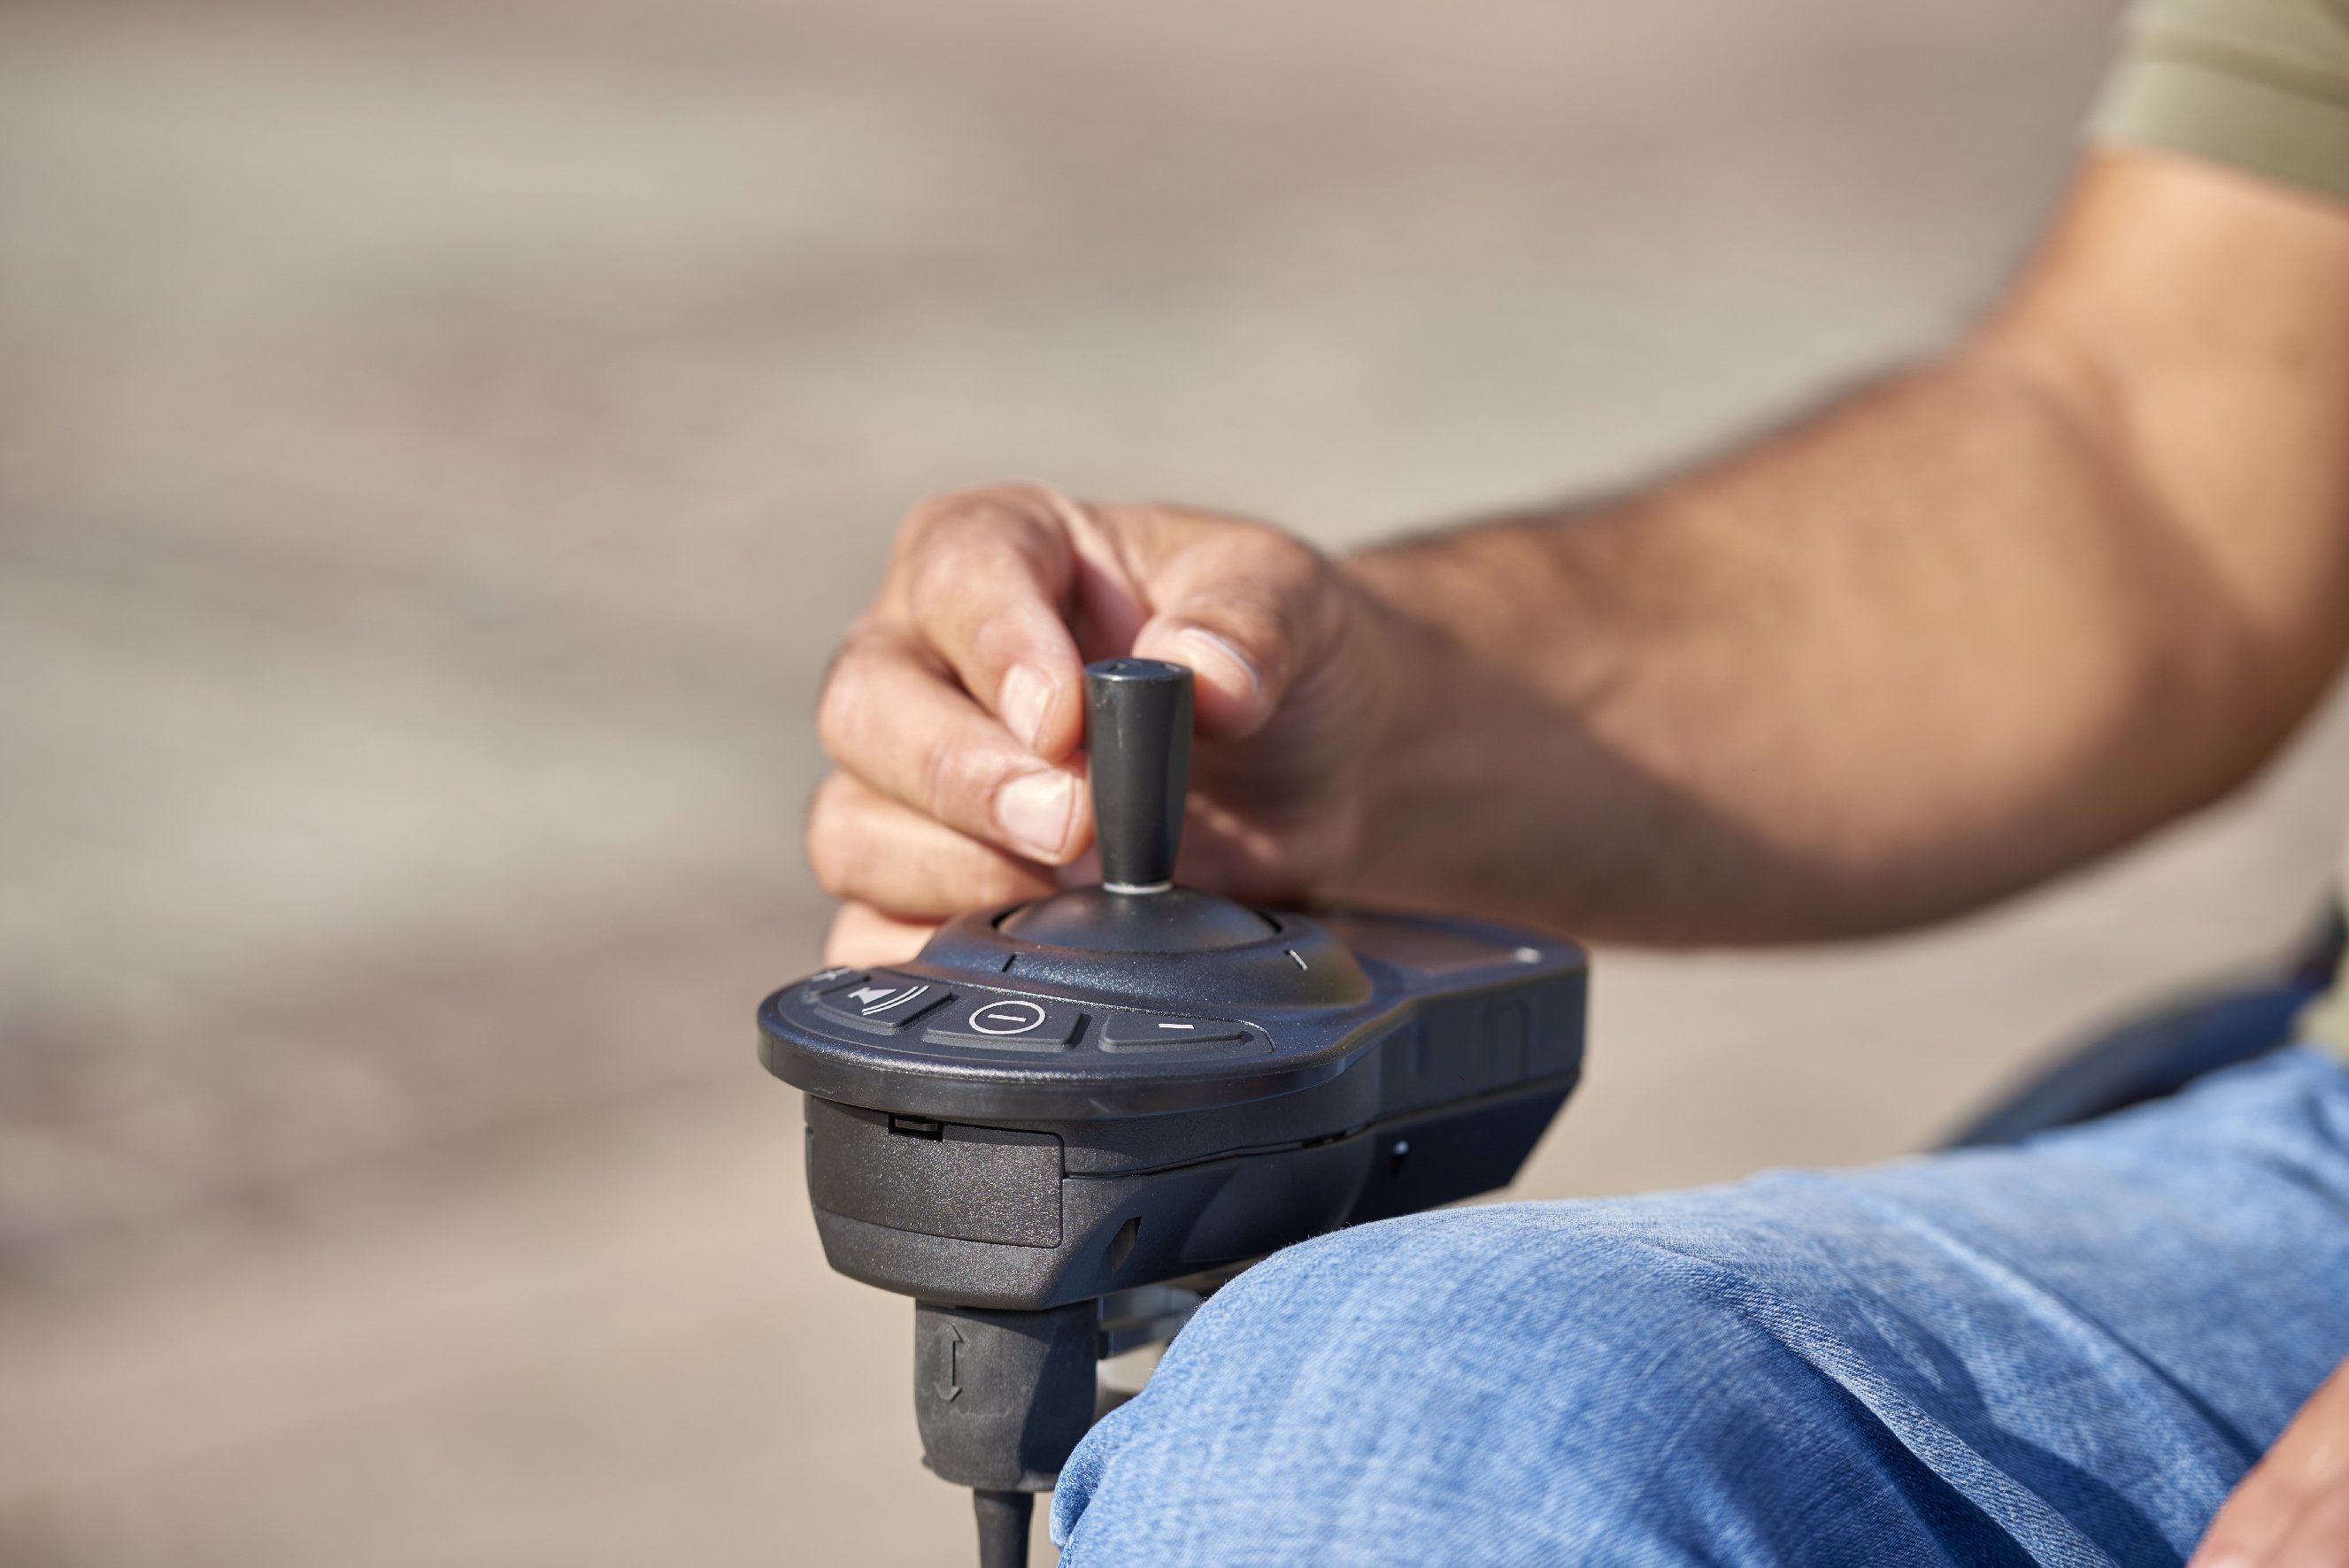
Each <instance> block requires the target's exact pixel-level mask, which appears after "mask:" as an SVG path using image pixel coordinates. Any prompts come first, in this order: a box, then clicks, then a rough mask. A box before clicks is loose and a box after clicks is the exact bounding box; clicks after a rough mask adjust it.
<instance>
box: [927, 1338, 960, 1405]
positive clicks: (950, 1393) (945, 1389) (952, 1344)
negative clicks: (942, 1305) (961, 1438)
mask: <svg viewBox="0 0 2349 1568" xmlns="http://www.w3.org/2000/svg"><path fill="white" fill-rule="evenodd" d="M946 1330H947V1331H946V1332H945V1333H944V1334H942V1335H940V1336H938V1348H939V1349H940V1350H942V1351H944V1352H946V1357H947V1368H946V1376H945V1377H941V1378H939V1379H938V1380H937V1382H936V1383H935V1384H933V1385H931V1389H930V1391H931V1392H932V1393H934V1394H936V1395H937V1397H938V1398H940V1399H941V1400H943V1401H945V1402H946V1403H948V1404H952V1403H953V1402H954V1398H955V1396H956V1395H957V1394H959V1393H961V1392H962V1368H961V1367H958V1366H957V1365H956V1363H957V1359H958V1354H957V1353H958V1352H959V1351H960V1350H961V1349H962V1344H963V1339H962V1330H961V1329H959V1328H957V1327H956V1326H954V1325H953V1324H951V1323H949V1324H947V1326H946Z"/></svg>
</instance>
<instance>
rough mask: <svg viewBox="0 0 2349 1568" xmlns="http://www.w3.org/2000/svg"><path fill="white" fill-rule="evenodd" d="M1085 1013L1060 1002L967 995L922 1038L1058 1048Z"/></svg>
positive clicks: (959, 1043)
mask: <svg viewBox="0 0 2349 1568" xmlns="http://www.w3.org/2000/svg"><path fill="white" fill-rule="evenodd" d="M1084 1022H1085V1016H1084V1014H1083V1013H1081V1012H1080V1011H1079V1010H1078V1009H1076V1008H1074V1007H1071V1006H1068V1005H1067V1004H1066V1003H1063V1002H1037V1001H1031V1000H1030V999H1029V998H1028V997H1026V996H970V997H967V998H965V999H964V1000H963V1002H962V1003H961V1004H960V1005H959V1006H956V1007H954V1008H952V1009H950V1010H949V1011H947V1012H946V1013H944V1014H942V1015H940V1016H939V1017H938V1019H937V1021H936V1023H934V1024H932V1025H931V1026H930V1027H929V1030H928V1032H927V1033H926V1035H924V1036H923V1038H925V1039H930V1040H940V1041H943V1042H945V1043H947V1044H949V1045H957V1046H1004V1047H1010V1048H1011V1049H1013V1050H1040V1051H1057V1050H1061V1049H1062V1048H1064V1047H1066V1046H1067V1045H1068V1043H1069V1042H1070V1041H1071V1040H1072V1039H1074V1038H1076V1036H1077V1031H1078V1030H1079V1029H1080V1028H1082V1027H1083V1026H1084Z"/></svg>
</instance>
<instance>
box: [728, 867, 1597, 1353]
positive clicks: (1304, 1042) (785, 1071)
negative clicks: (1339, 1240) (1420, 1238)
mask: <svg viewBox="0 0 2349 1568" xmlns="http://www.w3.org/2000/svg"><path fill="white" fill-rule="evenodd" d="M1263 918H1264V919H1265V920H1266V923H1267V928H1268V934H1267V936H1266V937H1265V938H1264V940H1263V941H1262V942H1261V943H1258V944H1255V945H1254V948H1253V949H1251V948H1226V949H1220V950H1216V951H1211V952H1206V953H1198V954H1163V953H1162V954H1132V955H1128V954H1116V953H1099V952H1095V953H1076V952H1070V951H1061V952H1057V953H1052V952H1045V951H1041V950H1039V949H1037V948H1035V947H1034V946H1033V945H1032V944H1023V943H1020V942H1019V941H1018V940H1017V939H1016V938H1010V937H1007V936H1005V935H1004V934H1002V932H1001V931H1000V930H999V929H998V925H999V922H1000V920H1001V913H1000V912H999V913H994V914H988V915H978V916H968V917H965V919H964V920H962V921H958V922H957V923H955V924H953V925H951V926H949V927H948V928H947V930H946V931H944V932H942V933H940V934H939V936H938V937H937V938H936V940H935V941H933V943H932V944H931V945H930V947H929V948H928V949H926V951H925V952H924V954H923V955H922V957H921V958H920V959H919V960H917V961H916V962H915V963H913V964H910V965H905V966H904V968H902V969H900V970H892V971H885V972H879V973H857V974H853V975H852V974H851V973H850V972H827V973H826V974H825V975H821V976H818V977H816V978H814V979H813V980H812V981H811V982H802V984H801V985H796V986H792V987H787V988H786V989H784V990H781V991H778V992H777V993H775V994H774V995H772V996H770V997H769V998H768V999H767V1001H766V1003H765V1005H764V1006H761V1009H760V1015H759V1017H760V1028H761V1057H762V1059H763V1060H764V1061H765V1063H766V1065H767V1067H768V1068H769V1069H770V1070H771V1071H772V1072H773V1073H775V1074H776V1076H778V1077H779V1078H783V1079H784V1080H785V1081H787V1082H790V1083H792V1084H795V1085H797V1086H798V1087H800V1088H803V1089H805V1090H807V1091H808V1094H809V1099H808V1105H807V1121H808V1126H807V1162H808V1186H809V1194H810V1197H811V1199H812V1201H813V1202H814V1205H815V1215H816V1223H817V1227H818V1230H819V1232H820V1233H821V1234H822V1236H823V1244H824V1251H825V1255H826V1257H827V1258H828V1259H829V1261H830V1262H831V1264H832V1265H833V1267H834V1268H837V1269H839V1270H840V1271H841V1272H842V1273H843V1274H849V1275H851V1276H853V1277H854V1278H857V1279H861V1280H864V1281H865V1282H867V1283H869V1284H875V1285H879V1286H881V1287H883V1288H884V1289H887V1290H894V1291H898V1292H901V1293H903V1294H905V1295H914V1296H918V1297H921V1298H923V1299H925V1300H929V1301H937V1302H949V1303H954V1304H957V1305H968V1306H980V1307H992V1308H1014V1307H1016V1308H1025V1309H1030V1310H1033V1309H1040V1308H1046V1307H1052V1306H1059V1305H1064V1304H1066V1303H1070V1302H1075V1301H1082V1300H1085V1299H1087V1298H1090V1297H1094V1296H1099V1295H1103V1294H1106V1293H1108V1292H1110V1291H1114V1290H1123V1289H1129V1288H1132V1287H1134V1286H1137V1285H1143V1284H1154V1283H1156V1282H1159V1281H1163V1280H1168V1279H1174V1278H1179V1277H1182V1276H1184V1275H1186V1274H1195V1273H1198V1272H1200V1271H1202V1270H1206V1269H1210V1268H1214V1267H1216V1266H1220V1265H1223V1264H1230V1263H1235V1262H1239V1261H1243V1260H1246V1259H1248V1258H1253V1257H1257V1256H1261V1255H1262V1254H1263V1253H1267V1252H1269V1251H1272V1250H1273V1249H1275V1248H1277V1247H1279V1246H1282V1245H1285V1244H1287V1243H1289V1242H1293V1241H1298V1240H1302V1239H1303V1238H1305V1237H1307V1236H1310V1235H1315V1234H1318V1233H1322V1232H1325V1231H1330V1230H1334V1229H1336V1228H1338V1227H1340V1226H1342V1225H1348V1224H1354V1223H1359V1222H1362V1221H1364V1220H1371V1219H1377V1218H1382V1217H1385V1216H1387V1215H1392V1214H1400V1213H1408V1212H1413V1211H1415V1210H1419V1209H1424V1208H1428V1207H1431V1206H1433V1205H1435V1204H1438V1203H1444V1202H1452V1201H1454V1200H1455V1199H1459V1198H1464V1197H1468V1196H1471V1195H1473V1194H1475V1193H1477V1192H1482V1191H1490V1190H1491V1189H1493V1188H1495V1187H1498V1186H1501V1185H1504V1184H1506V1182H1507V1181H1509V1179H1510V1178H1511V1177H1512V1176H1514V1175H1515V1174H1516V1170H1517V1167H1518V1166H1519V1164H1521V1163H1522V1162H1523V1161H1524V1159H1525V1157H1526V1154H1527V1153H1529V1152H1530V1151H1531V1150H1532V1148H1533V1145H1534V1143H1535V1142H1536V1140H1538V1139H1539V1137H1540V1136H1541V1132H1542V1130H1543V1129H1544V1128H1545V1127H1546V1126H1547V1123H1548V1121H1549V1119H1550V1117H1551V1116H1552V1115H1553V1114H1554V1113H1555V1112H1556V1110H1557V1108H1558V1105H1559V1104H1560V1102H1561V1101H1562V1100H1563V1099H1565V1097H1566V1095H1567V1093H1568V1090H1570V1089H1571V1088H1573V1086H1574V1083H1575V1080H1576V1078H1577V1077H1578V1074H1579V1072H1580V1069H1581V1064H1582V1046H1583V1013H1584V1000H1585V987H1586V970H1585V967H1584V961H1583V955H1582V954H1581V951H1580V950H1579V949H1578V948H1577V947H1575V946H1574V945H1573V944H1570V943H1565V942H1559V941H1557V940H1555V939H1550V938H1543V937H1531V936H1527V935H1525V934H1520V933H1516V932H1512V931H1508V930H1506V929H1503V928H1499V927H1495V926H1489V925H1485V924H1482V923H1475V922H1468V921H1459V920H1442V919H1433V918H1423V917H1405V916H1392V915H1371V914H1355V915H1344V916H1337V917H1330V918H1328V919H1326V920H1315V919H1312V918H1309V917H1306V916H1301V915H1295V914H1287V913H1283V914H1273V915H1267V916H1264V917H1263ZM1341 936H1342V938H1343V940H1342V941H1341V940H1340V937H1341ZM843 985H846V986H848V987H849V993H848V994H849V995H859V994H864V993H867V992H869V993H872V994H874V995H875V997H876V999H879V998H881V997H885V995H890V994H895V993H896V992H901V991H904V990H905V989H907V988H911V987H916V986H923V985H927V986H934V987H936V990H937V991H938V992H939V993H942V994H944V995H948V996H950V997H951V998H952V1000H950V1001H947V1002H941V1003H934V1004H931V1006H929V1008H928V1009H926V1011H924V1012H923V1013H922V1014H920V1015H919V1016H916V1018H914V1019H913V1020H912V1021H911V1022H908V1023H905V1024H902V1025H900V1026H897V1027H896V1028H895V1029H893V1030H891V1031H889V1032H885V1033H884V1032H880V1031H877V1030H875V1029H874V1028H873V1027H871V1026H867V1025H865V1024H864V1023H863V1022H862V1021H861V1020H857V1019H854V1018H852V1017H849V1016H844V1015H843V1013H842V1012H841V1011H840V1009H839V1006H838V1005H837V1004H835V1005H834V1006H825V1005H824V997H825V995H826V994H827V992H828V991H830V992H833V993H834V994H835V995H836V994H837V993H838V991H839V988H840V987H842V986H843ZM920 1000H921V999H919V998H917V999H916V1002H919V1001H920ZM1009 1002H1025V1003H1027V1004H1030V1007H1029V1008H1006V1009H1004V1015H1003V1016H1007V1017H1011V1018H1015V1019H1016V1018H1019V1017H1024V1016H1027V1014H1028V1012H1029V1011H1030V1010H1037V1011H1049V1012H1050V1016H1051V1017H1052V1018H1053V1019H1054V1021H1055V1025H1056V1028H1055V1029H1054V1031H1053V1032H1059V1031H1058V1028H1057V1025H1058V1024H1059V1023H1060V1022H1061V1020H1064V1019H1066V1018H1068V1017H1069V1016H1074V1017H1075V1018H1076V1019H1077V1020H1078V1021H1077V1022H1076V1024H1075V1025H1074V1026H1073V1028H1072V1029H1071V1030H1070V1031H1069V1038H1068V1039H1066V1040H1065V1041H1063V1042H1059V1043H1053V1044H1050V1045H1049V1046H1048V1047H1040V1046H1039V1045H1038V1044H1037V1043H1036V1042H1034V1041H1027V1042H1022V1041H1020V1040H1018V1039H1016V1038H1015V1039H1012V1040H1009V1041H996V1042H983V1041H980V1040H978V1039H975V1038H962V1037H953V1036H949V1035H947V1034H945V1033H943V1032H941V1026H942V1025H951V1024H954V1023H957V1022H959V1021H966V1020H968V1017H969V1016H971V1014H972V1013H973V1012H974V1011H978V1010H983V1009H984V1008H986V1007H988V1006H996V1005H999V1004H1001V1003H1009ZM1135 1019H1156V1020H1161V1021H1171V1022H1175V1023H1182V1024H1189V1025H1195V1026H1199V1030H1198V1032H1206V1033H1217V1034H1223V1035H1225V1036H1226V1037H1225V1038H1221V1039H1215V1040H1206V1039H1201V1040H1198V1041H1196V1042H1195V1043H1193V1042H1190V1041H1187V1040H1185V1041H1184V1042H1182V1043H1179V1044H1176V1045H1173V1046H1169V1047H1164V1048H1156V1049H1144V1050H1133V1049H1119V1048H1114V1047H1112V1045H1110V1044H1108V1043H1106V1039H1105V1037H1107V1036H1108V1035H1110V1034H1111V1033H1113V1032H1119V1031H1118V1030H1117V1029H1116V1028H1115V1026H1118V1025H1120V1024H1121V1022H1123V1023H1124V1024H1126V1025H1127V1026H1128V1029H1127V1032H1130V1029H1131V1026H1132V1021H1133V1020H1135Z"/></svg>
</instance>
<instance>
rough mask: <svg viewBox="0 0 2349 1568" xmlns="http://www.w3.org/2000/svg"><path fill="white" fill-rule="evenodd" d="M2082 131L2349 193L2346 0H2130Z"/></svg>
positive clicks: (2348, 18) (2348, 1)
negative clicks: (2100, 94)
mask: <svg viewBox="0 0 2349 1568" xmlns="http://www.w3.org/2000/svg"><path fill="white" fill-rule="evenodd" d="M2091 133H2092V134H2093V136H2094V137H2095V139H2096V140H2098V141H2100V142H2104V143H2106V144H2108V145H2115V146H2128V147H2148V148H2158V149H2160V150H2164V151H2168V152H2179V153H2184V154H2186V155H2188V156H2189V157H2195V158H2207V159H2209V160H2213V161H2215V162H2220V163H2227V164H2232V165H2234V166H2235V167H2237V168H2239V169H2244V170H2250V171H2251V173H2254V174H2258V175H2262V176H2265V177H2266V178H2268V179H2271V180H2276V181H2283V182H2284V183H2286V184H2291V185H2299V186H2304V187H2307V188H2309V189H2312V190H2315V191H2323V192H2324V193H2325V194H2327V195H2330V196H2334V197H2337V198H2340V199H2341V200H2343V201H2349V0H2138V4H2137V7H2136V9H2135V10H2134V11H2133V12H2132V13H2131V14H2130V16H2129V20H2128V24H2127V44H2126V46H2125V48H2124V50H2123V52H2122V55H2121V58H2120V61H2119V63H2118V64H2117V65H2116V67H2114V70H2113V74H2112V77H2111V78H2110V79H2109V80H2108V81H2107V82H2106V87H2105V94H2104V98H2103V100H2102V102H2100V103H2099V104H2098V106H2097V108H2096V113H2095V119H2094V121H2093V122H2092V123H2091Z"/></svg>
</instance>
